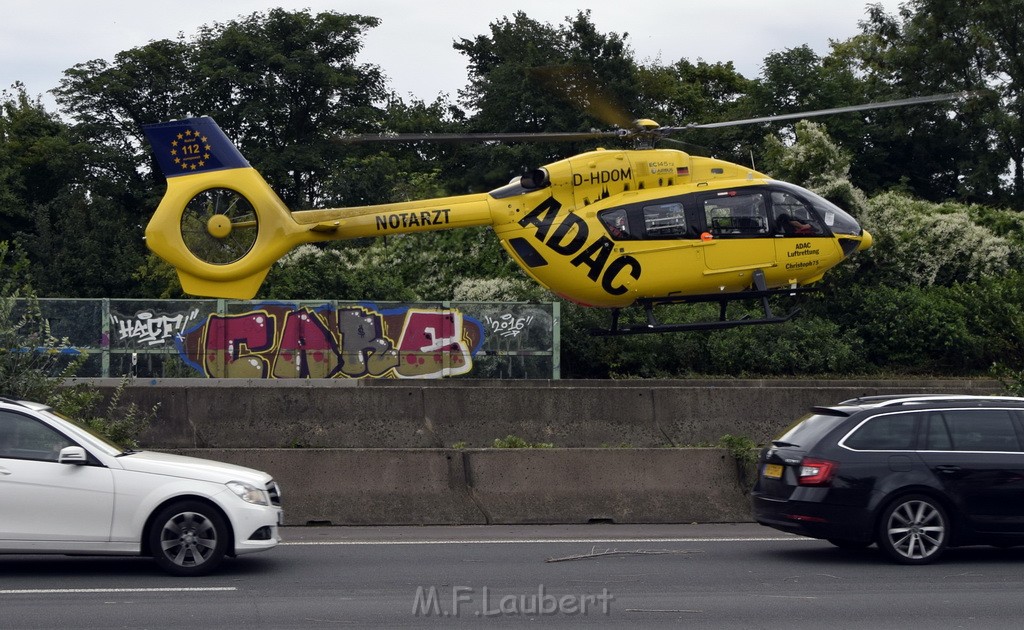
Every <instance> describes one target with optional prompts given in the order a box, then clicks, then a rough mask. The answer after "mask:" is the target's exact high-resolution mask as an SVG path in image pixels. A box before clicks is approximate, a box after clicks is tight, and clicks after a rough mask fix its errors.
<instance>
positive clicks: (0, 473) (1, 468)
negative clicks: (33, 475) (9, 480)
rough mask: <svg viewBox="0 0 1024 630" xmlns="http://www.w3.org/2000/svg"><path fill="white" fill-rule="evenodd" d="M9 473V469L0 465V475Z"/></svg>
mask: <svg viewBox="0 0 1024 630" xmlns="http://www.w3.org/2000/svg"><path fill="white" fill-rule="evenodd" d="M9 474H11V471H9V470H7V469H6V468H4V467H3V466H0V475H9Z"/></svg>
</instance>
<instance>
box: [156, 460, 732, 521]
mask: <svg viewBox="0 0 1024 630" xmlns="http://www.w3.org/2000/svg"><path fill="white" fill-rule="evenodd" d="M174 452H176V453H179V454H182V455H192V456H195V457H204V458H208V459H216V460H219V461H226V462H230V463H234V464H239V465H243V466H249V467H253V468H259V469H262V470H266V471H267V472H269V473H270V474H272V475H274V478H275V479H277V481H278V482H279V483H280V484H281V487H282V497H283V504H284V508H285V522H286V524H288V525H307V524H311V523H312V524H331V525H430V524H448V525H471V524H492V525H520V524H537V523H588V522H595V521H599V522H614V523H690V522H702V523H709V522H739V521H749V520H750V511H749V507H748V503H747V497H746V488H744V487H743V484H742V483H741V481H740V478H739V475H738V474H737V467H736V463H735V460H734V459H733V457H732V455H730V454H729V453H728V452H727V451H725V450H723V449H718V448H706V449H672V448H664V449H483V450H477V449H467V450H461V449H176V450H175V451H174Z"/></svg>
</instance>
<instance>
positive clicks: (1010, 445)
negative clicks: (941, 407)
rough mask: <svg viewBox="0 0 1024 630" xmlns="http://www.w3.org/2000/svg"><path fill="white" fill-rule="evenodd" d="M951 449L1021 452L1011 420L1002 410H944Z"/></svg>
mask: <svg viewBox="0 0 1024 630" xmlns="http://www.w3.org/2000/svg"><path fill="white" fill-rule="evenodd" d="M942 418H943V420H944V421H945V424H946V427H947V429H948V430H949V435H950V438H951V440H952V443H953V449H954V450H957V451H1020V450H1021V448H1020V441H1019V440H1018V439H1017V432H1016V431H1015V430H1014V428H1013V419H1012V417H1011V416H1010V412H1009V411H1006V410H1005V409H954V410H950V411H943V412H942Z"/></svg>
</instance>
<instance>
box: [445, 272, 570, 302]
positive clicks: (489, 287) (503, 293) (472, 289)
mask: <svg viewBox="0 0 1024 630" xmlns="http://www.w3.org/2000/svg"><path fill="white" fill-rule="evenodd" d="M542 293H544V291H543V290H541V289H540V288H539V287H538V285H537V284H536V283H534V282H532V281H530V280H526V279H523V278H466V279H463V280H460V281H458V282H457V283H456V285H455V291H454V296H453V299H454V301H456V302H526V301H530V300H538V299H544V300H549V301H550V300H553V299H554V298H553V297H552V296H550V295H548V296H543V295H541V294H542Z"/></svg>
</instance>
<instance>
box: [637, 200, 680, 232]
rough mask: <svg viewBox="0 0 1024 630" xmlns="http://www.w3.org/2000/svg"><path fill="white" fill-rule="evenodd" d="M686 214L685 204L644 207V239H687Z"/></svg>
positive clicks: (676, 203)
mask: <svg viewBox="0 0 1024 630" xmlns="http://www.w3.org/2000/svg"><path fill="white" fill-rule="evenodd" d="M687 236H688V230H687V226H686V213H685V211H684V210H683V204H681V203H679V202H675V203H661V204H657V205H652V206H644V237H645V238H647V239H662V238H665V239H667V238H686V237H687Z"/></svg>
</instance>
